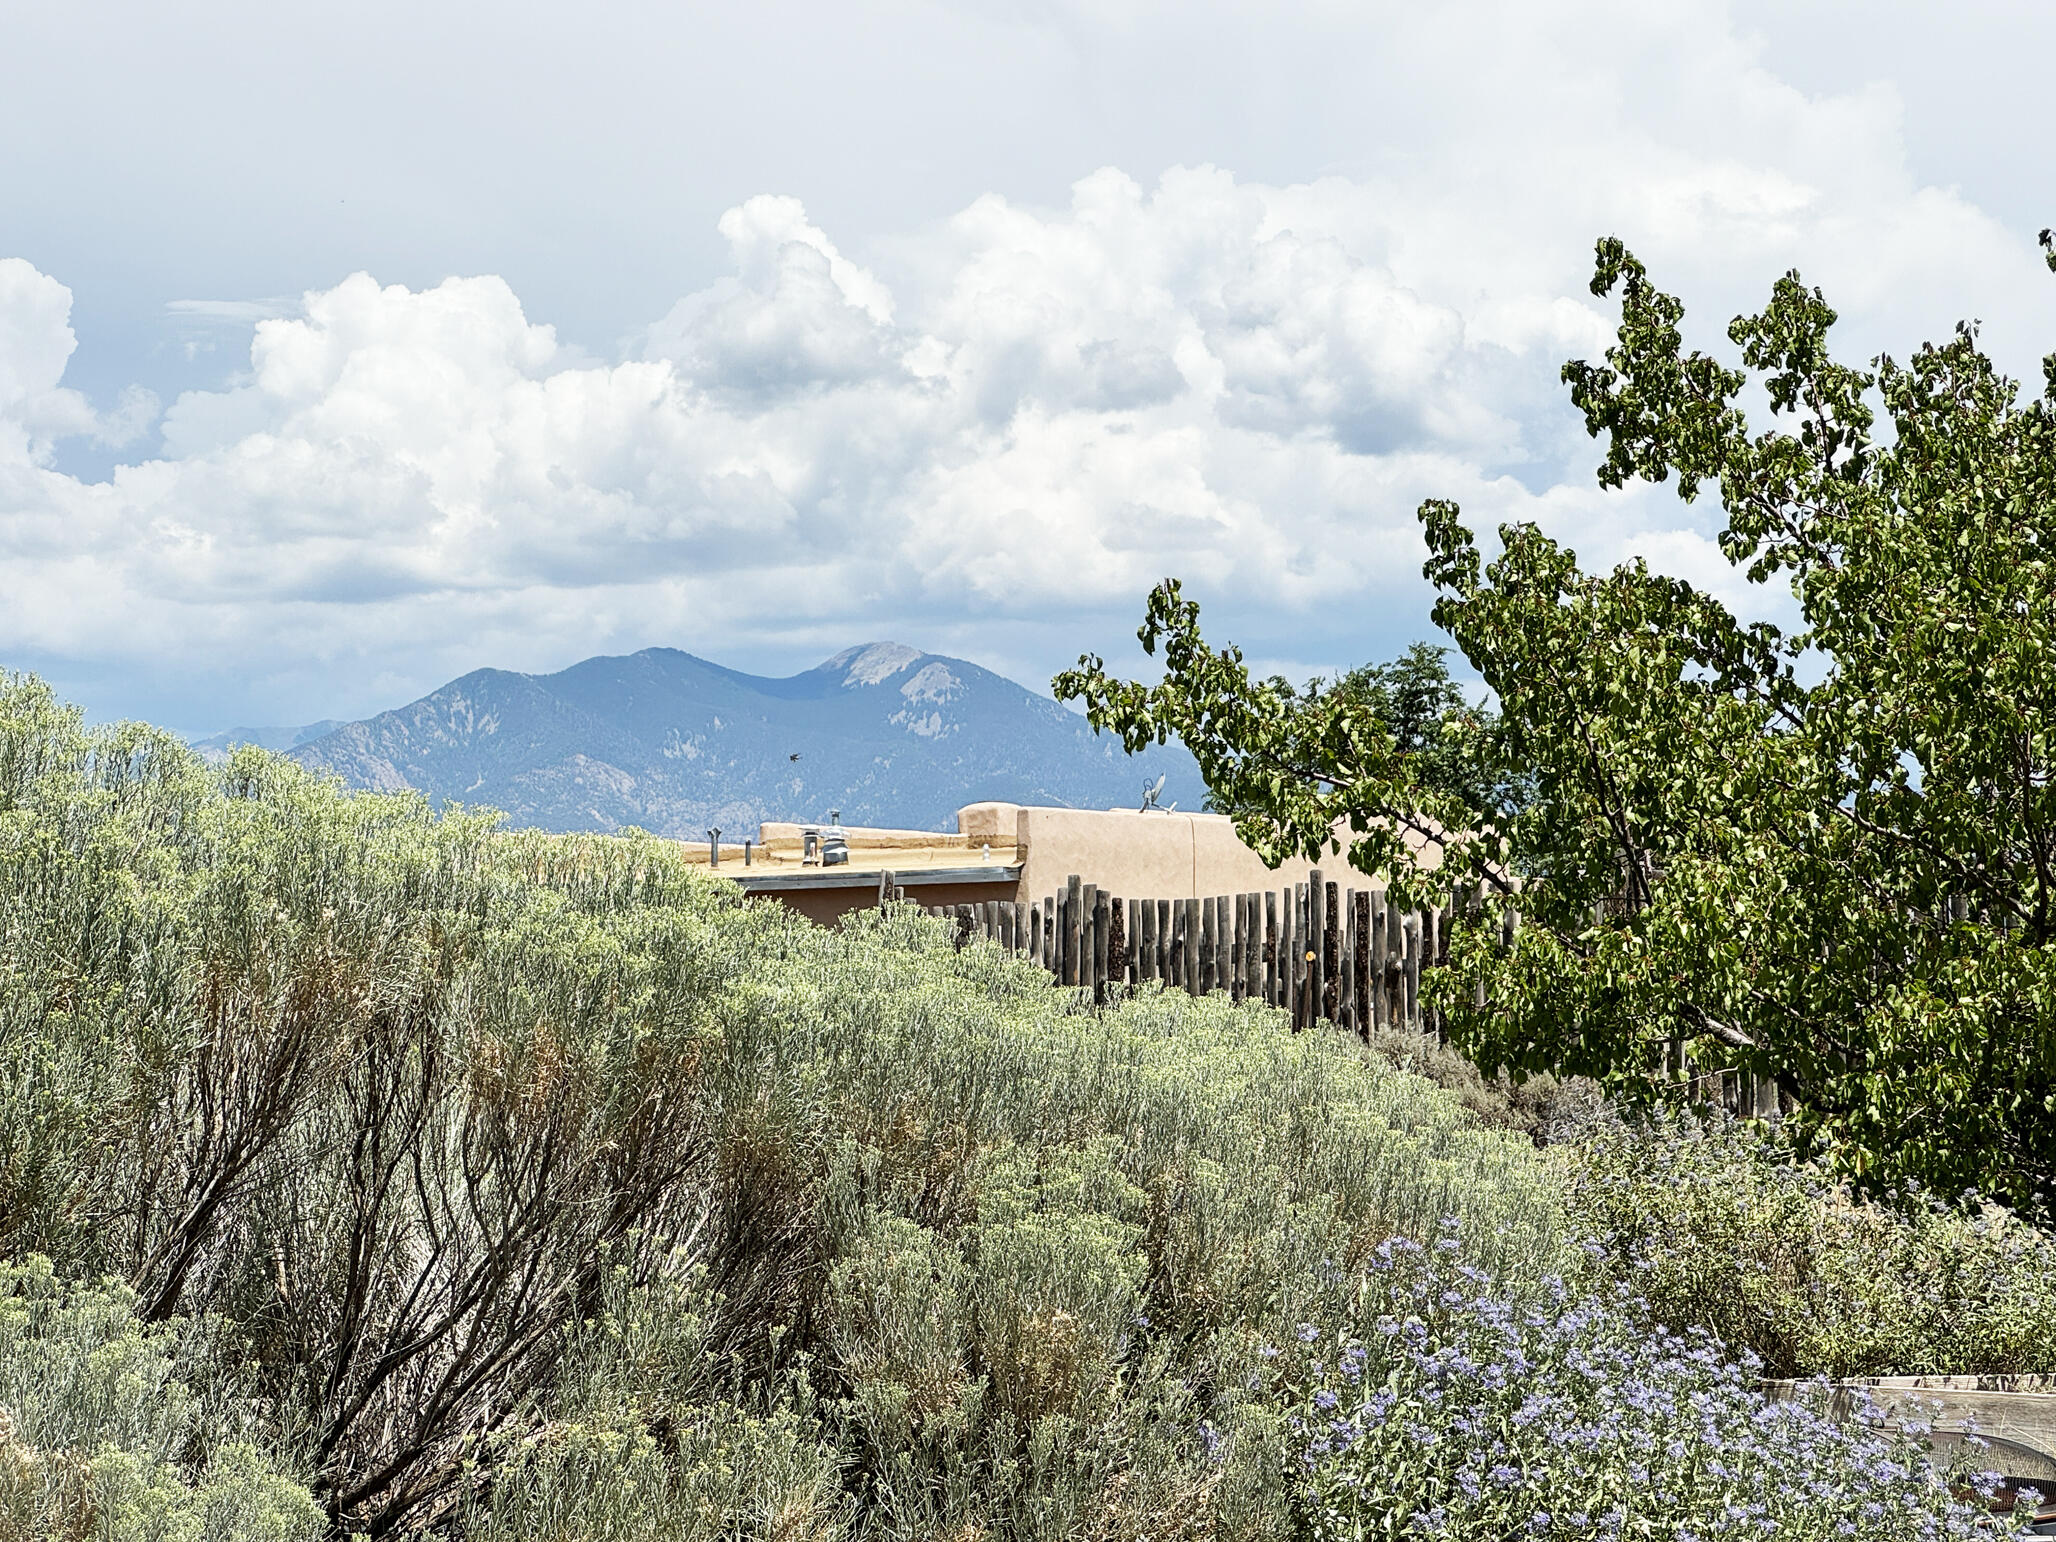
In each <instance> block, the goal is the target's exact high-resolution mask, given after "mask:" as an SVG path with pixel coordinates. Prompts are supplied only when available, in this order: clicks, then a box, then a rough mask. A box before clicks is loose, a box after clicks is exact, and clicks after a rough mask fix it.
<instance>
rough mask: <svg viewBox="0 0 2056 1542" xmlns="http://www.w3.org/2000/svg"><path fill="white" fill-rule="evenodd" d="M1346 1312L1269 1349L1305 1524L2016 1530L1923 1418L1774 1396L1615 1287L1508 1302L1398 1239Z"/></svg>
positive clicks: (1576, 1529) (1454, 1540) (1553, 1290)
mask: <svg viewBox="0 0 2056 1542" xmlns="http://www.w3.org/2000/svg"><path fill="white" fill-rule="evenodd" d="M1359 1307H1360V1311H1359V1313H1358V1314H1357V1316H1356V1320H1355V1322H1354V1323H1351V1324H1346V1325H1344V1326H1343V1327H1341V1328H1340V1329H1339V1330H1332V1329H1327V1328H1323V1327H1322V1326H1320V1325H1317V1324H1313V1323H1307V1324H1303V1325H1301V1327H1300V1329H1299V1342H1298V1343H1296V1344H1288V1345H1287V1346H1286V1347H1285V1348H1284V1349H1283V1350H1280V1351H1276V1359H1275V1360H1274V1362H1273V1363H1274V1365H1277V1366H1279V1367H1282V1368H1283V1369H1280V1370H1278V1371H1277V1372H1275V1373H1274V1374H1275V1375H1276V1378H1277V1384H1278V1385H1279V1386H1280V1387H1281V1388H1284V1389H1286V1390H1287V1392H1288V1396H1289V1397H1290V1399H1291V1401H1292V1402H1293V1403H1294V1404H1295V1405H1296V1408H1297V1412H1296V1414H1295V1417H1294V1418H1293V1420H1292V1424H1291V1428H1292V1430H1293V1442H1292V1449H1293V1455H1294V1457H1295V1458H1296V1461H1297V1464H1298V1466H1299V1468H1300V1470H1301V1474H1302V1477H1303V1487H1302V1496H1303V1501H1304V1504H1305V1506H1306V1510H1307V1516H1306V1520H1307V1523H1308V1529H1309V1531H1310V1532H1311V1533H1312V1535H1314V1536H1315V1537H1317V1538H1322V1539H1329V1538H1334V1539H1341V1538H1348V1539H1352V1542H1355V1539H1360V1538H1365V1537H1434V1538H1446V1539H1449V1542H1469V1539H1473V1538H1476V1539H1481V1542H1482V1539H1485V1538H1492V1539H1495V1542H1496V1539H1500V1538H1506V1537H1510V1536H1514V1535H1522V1536H1547V1537H1561V1538H1579V1539H1584V1538H1590V1539H1595V1542H1596V1539H1612V1538H1630V1537H1632V1538H1643V1537H1648V1538H1657V1537H1661V1538H1673V1539H1677V1542H1687V1539H1702V1538H1703V1539H1708V1542H1711V1539H1714V1538H1722V1537H1732V1538H1741V1537H1750V1538H1756V1537H1762V1536H1767V1535H1778V1536H1791V1537H1808V1538H1812V1537H1820V1538H1829V1537H1849V1538H1855V1539H1859V1542H1872V1539H1874V1542H1886V1539H1891V1542H1904V1539H1908V1538H1971V1537H2001V1536H2015V1535H2020V1534H2021V1532H2020V1529H2019V1526H2018V1525H2017V1524H2016V1523H2015V1522H2013V1521H2010V1520H2007V1519H2005V1518H2003V1517H2000V1516H1997V1515H1994V1514H1992V1513H1991V1512H1990V1511H1989V1510H1988V1509H1987V1508H1986V1507H1985V1506H1984V1505H1982V1504H1979V1503H1977V1502H1976V1501H1975V1499H1974V1498H1958V1497H1956V1493H1955V1492H1952V1485H1955V1486H1957V1487H1958V1488H1961V1489H1968V1490H1977V1491H1981V1492H1984V1493H1990V1492H1993V1491H1995V1490H1996V1487H1997V1484H1998V1482H1999V1479H1998V1476H1997V1474H1992V1473H1969V1472H1957V1471H1944V1470H1942V1469H1941V1468H1939V1467H1938V1466H1937V1465H1936V1463H1935V1462H1934V1461H1933V1459H1931V1458H1930V1457H1929V1455H1928V1454H1927V1452H1926V1451H1925V1448H1924V1447H1923V1446H1921V1444H1920V1443H1919V1442H1918V1441H1917V1440H1916V1439H1915V1438H1914V1437H1915V1435H1916V1434H1917V1433H1919V1431H1916V1430H1906V1429H1896V1430H1895V1429H1889V1428H1886V1427H1884V1426H1883V1425H1882V1424H1881V1423H1879V1422H1875V1421H1872V1422H1858V1423H1855V1424H1847V1425H1845V1424H1838V1423H1837V1422H1836V1421H1835V1420H1834V1419H1832V1418H1830V1417H1829V1416H1828V1415H1827V1413H1826V1412H1825V1404H1824V1399H1820V1398H1803V1399H1802V1400H1800V1401H1794V1402H1776V1401H1770V1400H1767V1399H1766V1398H1765V1397H1763V1396H1762V1395H1761V1394H1760V1393H1758V1392H1757V1391H1756V1390H1755V1388H1754V1378H1755V1373H1756V1371H1757V1369H1758V1367H1757V1366H1756V1364H1755V1363H1754V1361H1753V1360H1748V1359H1745V1360H1744V1361H1743V1362H1741V1363H1739V1364H1738V1363H1736V1362H1735V1361H1733V1360H1730V1359H1729V1358H1727V1357H1726V1355H1725V1354H1724V1353H1723V1352H1722V1350H1721V1348H1720V1346H1719V1344H1718V1342H1717V1341H1716V1340H1714V1339H1713V1338H1712V1337H1711V1336H1710V1335H1708V1334H1706V1333H1704V1332H1700V1331H1694V1332H1690V1333H1687V1334H1683V1335H1680V1334H1677V1333H1674V1332H1671V1331H1669V1330H1667V1329H1664V1328H1661V1327H1654V1326H1651V1325H1650V1324H1649V1323H1648V1322H1647V1320H1646V1318H1645V1316H1644V1315H1643V1314H1642V1313H1641V1311H1639V1310H1638V1303H1636V1302H1635V1301H1633V1299H1632V1298H1630V1297H1629V1296H1627V1294H1626V1293H1625V1291H1618V1292H1616V1293H1614V1294H1612V1295H1610V1296H1606V1297H1598V1296H1578V1295H1574V1294H1573V1293H1572V1292H1571V1291H1569V1290H1568V1289H1567V1288H1565V1287H1564V1286H1563V1284H1562V1283H1561V1282H1560V1281H1546V1282H1544V1285H1543V1287H1542V1288H1541V1289H1540V1290H1539V1291H1537V1292H1536V1293H1535V1294H1534V1296H1533V1298H1532V1299H1530V1300H1525V1301H1521V1300H1516V1299H1512V1298H1510V1297H1509V1296H1508V1295H1506V1294H1504V1293H1502V1292H1500V1291H1498V1290H1497V1289H1495V1286H1494V1282H1493V1280H1492V1278H1491V1277H1490V1276H1489V1275H1488V1274H1486V1273H1485V1272H1484V1271H1482V1270H1480V1269H1477V1268H1475V1267H1473V1266H1470V1265H1467V1264H1463V1263H1461V1262H1459V1261H1458V1258H1457V1255H1456V1249H1455V1247H1454V1246H1453V1244H1452V1242H1449V1241H1445V1242H1444V1243H1442V1244H1440V1245H1439V1246H1438V1247H1436V1248H1434V1249H1424V1248H1422V1247H1421V1246H1420V1245H1419V1244H1416V1243H1412V1242H1408V1241H1405V1240H1403V1239H1395V1240H1393V1241H1392V1242H1390V1243H1388V1244H1387V1245H1385V1246H1384V1247H1382V1248H1381V1249H1380V1250H1379V1251H1378V1253H1377V1254H1376V1255H1375V1256H1374V1258H1373V1260H1372V1266H1371V1269H1370V1270H1369V1272H1368V1274H1367V1276H1366V1279H1365V1282H1364V1285H1363V1287H1362V1289H1361V1291H1360V1293H1359Z"/></svg>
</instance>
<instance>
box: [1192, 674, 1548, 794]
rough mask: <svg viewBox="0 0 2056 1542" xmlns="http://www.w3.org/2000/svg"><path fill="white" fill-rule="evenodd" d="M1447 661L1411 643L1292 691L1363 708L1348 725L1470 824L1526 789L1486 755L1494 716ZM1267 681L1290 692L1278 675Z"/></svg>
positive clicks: (1304, 700)
mask: <svg viewBox="0 0 2056 1542" xmlns="http://www.w3.org/2000/svg"><path fill="white" fill-rule="evenodd" d="M1448 661H1449V650H1448V649H1447V648H1439V647H1437V646H1435V645H1434V644H1433V643H1426V642H1416V643H1409V644H1408V645H1407V647H1406V650H1405V651H1404V652H1403V653H1401V654H1400V655H1399V657H1397V658H1395V659H1393V660H1392V661H1391V662H1390V663H1386V664H1361V665H1358V666H1357V667H1356V668H1355V669H1352V670H1350V671H1349V672H1348V673H1346V674H1344V675H1340V676H1338V677H1336V678H1334V679H1328V680H1322V679H1315V680H1310V681H1308V682H1307V683H1306V684H1305V685H1303V686H1301V687H1300V688H1299V690H1298V692H1297V693H1296V694H1297V696H1298V697H1299V700H1300V701H1301V702H1302V703H1313V702H1316V701H1319V700H1320V699H1321V698H1323V697H1333V698H1340V700H1339V701H1337V702H1336V705H1337V706H1341V705H1349V706H1354V707H1358V708H1361V709H1362V715H1360V716H1358V717H1355V718H1353V720H1352V721H1353V723H1354V724H1355V725H1356V726H1357V728H1358V731H1363V730H1364V729H1368V730H1369V731H1370V732H1372V733H1374V734H1375V733H1383V734H1385V735H1386V736H1388V737H1389V739H1390V743H1391V753H1392V754H1394V755H1396V756H1399V757H1402V758H1403V759H1404V760H1405V761H1406V762H1407V764H1408V766H1409V767H1410V768H1411V771H1412V774H1413V775H1414V777H1415V779H1416V780H1417V781H1418V782H1419V783H1420V784H1421V785H1422V786H1423V787H1425V788H1428V789H1431V790H1433V791H1436V792H1439V793H1444V794H1447V795H1448V796H1450V797H1451V798H1454V799H1455V800H1457V801H1458V802H1459V803H1460V804H1461V805H1462V806H1463V807H1464V808H1465V809H1466V810H1467V811H1468V812H1469V814H1470V818H1469V819H1468V820H1466V823H1467V824H1468V823H1475V822H1476V821H1477V820H1480V819H1489V818H1492V817H1494V816H1495V815H1497V814H1500V813H1502V812H1503V811H1504V810H1505V809H1506V808H1508V807H1510V806H1512V805H1514V804H1516V803H1517V802H1518V801H1519V800H1520V799H1521V797H1522V796H1523V794H1524V793H1525V791H1526V789H1525V787H1524V786H1523V785H1521V783H1520V781H1519V780H1518V779H1517V778H1515V779H1508V778H1506V777H1504V776H1502V775H1501V774H1499V768H1498V766H1497V763H1496V758H1495V757H1492V756H1491V755H1490V754H1489V753H1486V752H1487V751H1488V750H1489V746H1490V745H1491V743H1492V738H1493V734H1494V731H1495V730H1496V729H1497V726H1498V719H1497V717H1496V715H1495V714H1494V713H1492V712H1491V711H1490V710H1489V709H1488V708H1486V707H1484V706H1482V705H1479V704H1477V703H1474V702H1472V701H1471V700H1469V698H1467V697H1466V696H1465V695H1464V690H1463V687H1462V686H1461V685H1459V684H1458V683H1457V681H1456V680H1455V678H1454V677H1453V676H1451V674H1450V672H1449V662H1448ZM1265 683H1266V685H1267V686H1269V687H1271V688H1272V689H1275V690H1277V691H1279V692H1280V693H1281V694H1284V695H1291V694H1293V691H1292V687H1291V685H1290V684H1289V683H1287V682H1286V680H1285V679H1284V677H1283V676H1273V677H1272V679H1271V680H1269V681H1267V682H1265ZM1207 804H1208V807H1210V808H1212V809H1213V810H1214V811H1215V812H1217V813H1225V814H1239V813H1243V812H1245V810H1244V809H1242V808H1239V807H1237V806H1235V805H1233V804H1232V803H1230V802H1229V801H1228V800H1227V799H1225V798H1223V797H1222V796H1221V795H1220V794H1218V793H1210V794H1209V796H1208V798H1207ZM1254 812H1257V813H1258V814H1259V816H1260V815H1261V810H1256V811H1254Z"/></svg>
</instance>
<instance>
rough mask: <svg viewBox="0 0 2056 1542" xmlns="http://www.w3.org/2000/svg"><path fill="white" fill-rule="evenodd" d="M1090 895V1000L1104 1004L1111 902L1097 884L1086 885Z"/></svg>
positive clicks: (1110, 931)
mask: <svg viewBox="0 0 2056 1542" xmlns="http://www.w3.org/2000/svg"><path fill="white" fill-rule="evenodd" d="M1086 888H1087V891H1088V892H1089V893H1090V894H1091V895H1092V901H1091V907H1092V999H1093V1001H1094V1002H1095V1003H1104V1002H1105V1001H1106V999H1107V953H1108V945H1109V944H1110V943H1112V941H1113V936H1112V932H1113V915H1112V912H1113V901H1112V899H1111V898H1110V897H1109V896H1108V895H1105V894H1102V893H1101V892H1100V889H1099V885H1097V884H1088V885H1087V886H1086Z"/></svg>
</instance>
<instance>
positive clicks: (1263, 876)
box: [957, 803, 1383, 901]
mask: <svg viewBox="0 0 2056 1542" xmlns="http://www.w3.org/2000/svg"><path fill="white" fill-rule="evenodd" d="M957 829H958V833H960V834H963V835H968V836H975V837H979V838H983V839H1000V840H1004V839H1007V838H1008V837H1009V836H1011V838H1012V839H1013V840H1014V841H1016V842H1017V843H1018V844H1019V846H1020V847H1021V851H1022V858H1023V866H1022V871H1021V886H1020V888H1019V890H1018V891H1017V892H1016V894H1015V898H1017V899H1022V900H1028V901H1034V900H1040V899H1045V898H1047V897H1048V896H1049V895H1052V894H1054V893H1056V892H1057V890H1058V889H1059V888H1061V887H1062V886H1063V885H1064V883H1065V882H1066V881H1067V880H1068V879H1069V877H1070V875H1071V874H1073V873H1076V874H1077V875H1078V876H1079V877H1080V878H1082V879H1084V881H1085V882H1087V883H1091V884H1097V885H1099V887H1100V888H1101V890H1103V891H1104V892H1107V893H1110V894H1116V895H1119V896H1121V897H1123V898H1126V899H1203V898H1205V897H1206V896H1207V895H1210V894H1239V893H1242V892H1244V891H1247V890H1251V889H1277V888H1281V887H1283V886H1284V885H1286V884H1294V883H1304V882H1305V881H1306V878H1307V874H1308V873H1310V872H1311V871H1312V870H1313V868H1314V866H1315V865H1316V864H1314V863H1311V862H1306V861H1290V862H1286V863H1284V864H1282V865H1280V866H1279V867H1276V868H1269V867H1266V866H1264V863H1263V859H1262V858H1261V857H1259V856H1258V855H1257V854H1256V853H1255V852H1254V851H1251V850H1250V849H1249V848H1248V847H1247V846H1245V845H1243V843H1242V840H1241V838H1240V837H1239V836H1237V835H1236V833H1235V822H1234V821H1233V820H1232V819H1230V818H1228V816H1227V815H1225V814H1187V813H1168V814H1167V813H1163V812H1161V811H1154V812H1151V813H1147V814H1140V813H1136V812H1135V811H1134V810H1132V809H1109V810H1095V809H1065V808H1024V807H1022V806H1020V805H1019V804H1013V803H973V804H971V805H969V806H968V807H966V808H963V809H961V810H959V811H958V814H957ZM1337 838H1338V840H1339V841H1340V843H1341V845H1342V846H1343V848H1344V849H1347V847H1348V844H1349V833H1348V831H1347V829H1346V828H1343V827H1338V829H1337ZM1318 865H1319V866H1320V869H1321V872H1322V875H1323V877H1325V878H1326V879H1327V880H1328V881H1330V882H1333V883H1340V884H1343V885H1344V886H1345V887H1353V888H1382V887H1383V882H1382V880H1379V879H1376V878H1374V876H1373V875H1370V874H1365V873H1357V872H1354V871H1353V870H1352V869H1351V868H1350V867H1349V865H1348V863H1347V862H1345V861H1344V860H1343V858H1342V857H1341V856H1340V855H1339V854H1337V855H1335V856H1332V857H1330V858H1328V859H1327V860H1325V861H1323V862H1321V863H1320V864H1318Z"/></svg>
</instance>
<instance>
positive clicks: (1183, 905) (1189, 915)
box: [1178, 899, 1203, 996]
mask: <svg viewBox="0 0 2056 1542" xmlns="http://www.w3.org/2000/svg"><path fill="white" fill-rule="evenodd" d="M1178 908H1179V910H1180V911H1182V912H1183V918H1184V919H1183V924H1184V931H1185V950H1184V951H1185V989H1186V991H1187V993H1188V994H1190V995H1194V996H1197V995H1198V994H1200V991H1201V990H1202V988H1203V987H1202V986H1201V985H1200V983H1199V901H1198V900H1196V899H1188V900H1180V901H1179V902H1178Z"/></svg>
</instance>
